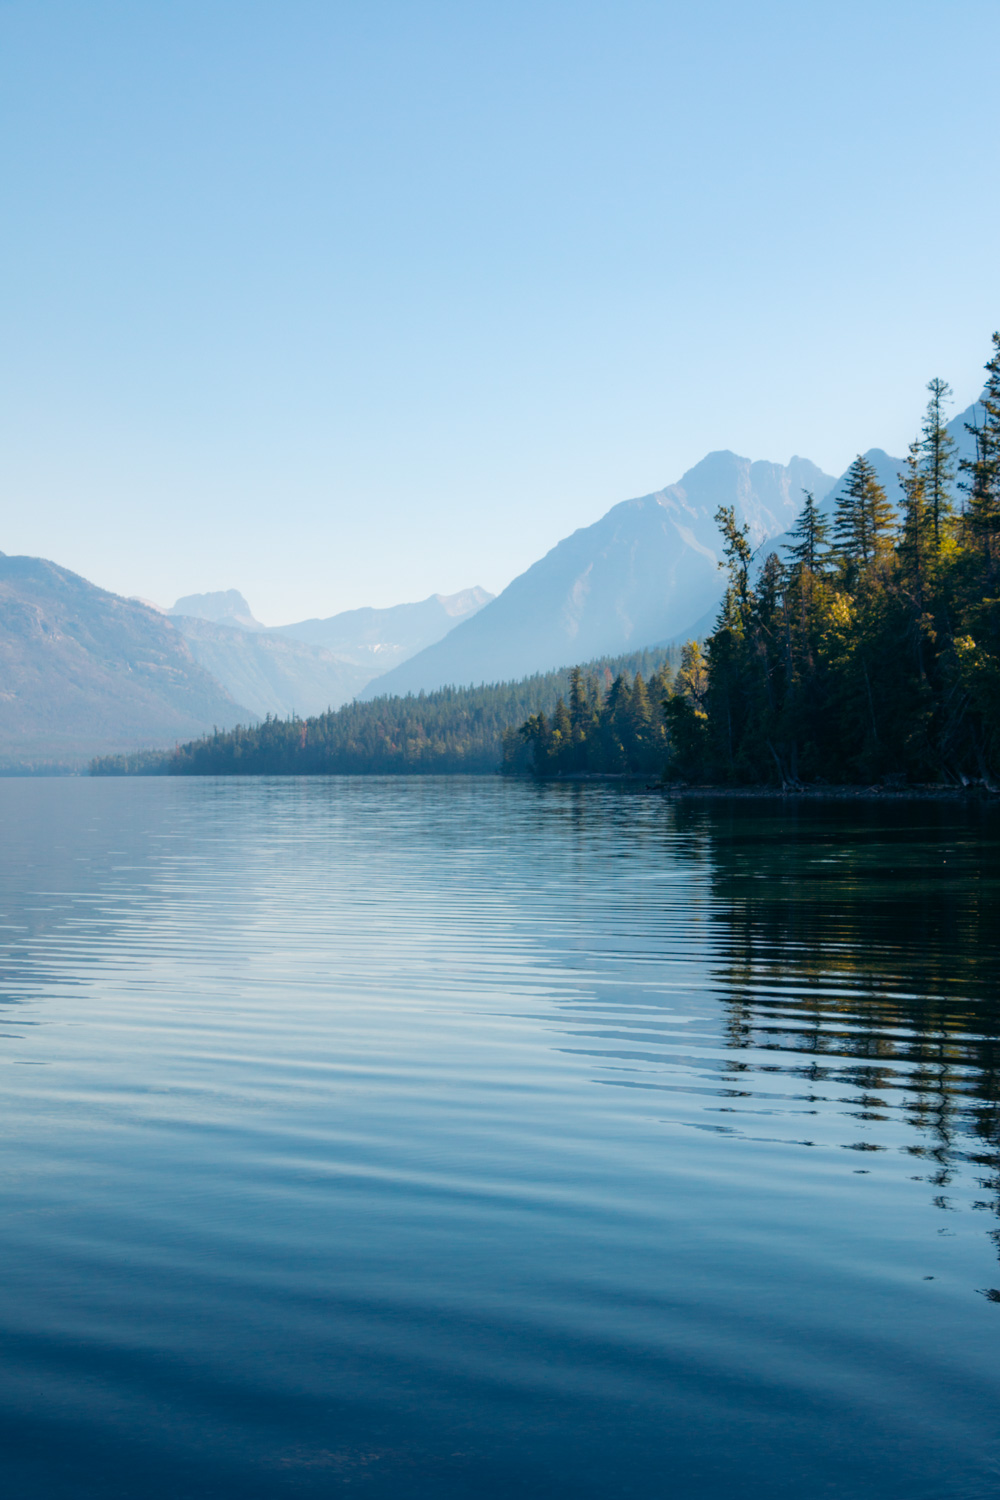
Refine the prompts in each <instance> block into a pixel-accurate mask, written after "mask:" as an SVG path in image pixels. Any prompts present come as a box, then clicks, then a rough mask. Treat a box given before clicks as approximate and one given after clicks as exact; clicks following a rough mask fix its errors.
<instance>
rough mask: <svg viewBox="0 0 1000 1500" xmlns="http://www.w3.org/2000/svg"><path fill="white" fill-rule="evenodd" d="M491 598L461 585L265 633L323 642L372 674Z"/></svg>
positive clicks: (419, 648) (439, 634) (419, 647)
mask: <svg viewBox="0 0 1000 1500" xmlns="http://www.w3.org/2000/svg"><path fill="white" fill-rule="evenodd" d="M493 597H494V596H493V595H492V594H488V593H487V592H486V590H485V589H481V588H472V589H463V590H462V591H461V593H458V594H431V596H430V598H428V599H421V600H420V601H419V603H417V604H396V605H393V606H392V607H391V608H389V609H346V610H344V611H342V613H340V614H338V615H331V616H330V617H329V618H328V619H326V620H300V621H299V623H298V624H296V625H278V626H275V627H273V629H272V630H271V631H270V632H269V634H271V635H283V636H290V637H291V638H292V639H293V640H296V641H306V642H308V643H309V644H310V645H313V646H325V647H326V649H327V650H328V651H334V652H336V654H337V655H338V656H341V657H344V658H345V659H346V660H347V661H350V662H353V663H354V664H355V665H356V666H359V667H366V668H367V669H368V676H369V677H374V676H375V674H376V673H382V672H387V671H388V670H389V668H390V667H395V666H396V665H398V663H400V662H403V661H406V660H407V658H408V657H411V656H413V655H414V654H415V653H416V652H418V651H422V650H424V648H425V647H427V646H431V645H433V644H434V643H435V642H436V641H439V640H441V639H442V637H444V636H445V635H447V634H448V632H449V631H451V630H454V628H455V626H456V625H459V624H460V623H461V622H462V621H463V620H469V619H471V618H472V616H473V615H475V614H478V612H479V610H481V609H482V608H483V607H484V606H485V605H487V604H489V603H490V601H491V600H492V599H493Z"/></svg>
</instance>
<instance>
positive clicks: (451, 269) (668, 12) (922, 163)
mask: <svg viewBox="0 0 1000 1500" xmlns="http://www.w3.org/2000/svg"><path fill="white" fill-rule="evenodd" d="M998 58H1000V4H998V3H997V0H966V3H964V4H963V5H962V6H955V5H941V4H924V3H920V0H900V3H880V0H866V3H864V4H853V3H849V0H848V3H844V0H838V3H836V4H832V3H831V4H808V3H805V0H794V3H789V4H772V3H767V0H763V3H758V4H751V3H741V4H712V3H704V0H702V3H699V4H691V3H687V4H684V5H675V4H671V3H658V4H653V3H637V0H613V3H612V0H604V3H599V4H596V3H587V0H572V3H566V4H563V3H552V0H526V3H520V0H494V3H481V0H462V3H438V0H407V3H395V0H349V3H348V0H344V3H338V0H268V3H257V0H158V3H154V0H141V3H137V0H120V3H106V0H85V3H81V0H13V3H11V0H0V204H2V216H3V217H2V233H0V316H2V329H0V380H2V386H3V388H2V395H0V429H2V431H0V550H2V551H5V552H9V553H14V552H29V553H36V554H37V553H40V554H42V555H45V556H49V557H52V558H54V559H55V560H56V561H57V562H60V563H63V564H65V565H66V566H68V567H71V568H74V569H76V570H77V571H79V572H82V573H83V574H85V575H86V576H87V577H88V578H90V579H92V580H93V581H94V582H96V583H99V584H101V585H103V586H104V587H107V588H111V589H114V590H116V591H118V592H121V593H126V594H132V593H135V594H140V595H144V596H146V597H149V598H152V599H155V600H159V601H161V602H165V603H172V601H173V599H174V598H175V597H176V596H177V595H179V594H186V593H191V592H193V591H196V590H199V591H200V590H205V589H214V588H228V587H238V588H241V589H242V590H243V591H244V592H245V593H246V595H247V597H248V598H249V600H250V602H251V604H252V606H253V607H254V609H255V611H256V613H257V614H258V615H259V616H260V617H261V618H263V619H264V620H266V621H267V622H268V623H279V622H281V621H287V620H292V619H297V618H301V617H303V616H306V615H313V614H331V613H333V612H334V611H336V610H338V609H343V608H348V607H352V606H354V605H359V604H391V603H396V602H398V601H401V600H404V599H415V598H421V597H423V596H425V595H426V594H428V593H431V592H433V591H437V590H442V591H446V592H450V591H452V590H455V589H458V588H462V587H464V586H466V585H470V584H473V583H481V584H483V585H484V586H485V587H488V588H491V589H494V590H496V589H499V588H501V587H502V586H503V585H504V584H506V583H507V582H508V581H509V580H510V578H511V577H513V576H514V575H515V574H516V573H518V572H520V571H522V570H523V569H524V568H525V567H526V566H527V565H528V564H530V563H531V562H533V561H534V560H535V558H537V557H538V556H539V555H541V553H542V552H544V551H545V550H547V549H548V548H549V547H550V546H552V545H553V544H554V543H555V542H556V541H557V540H558V539H559V538H560V537H562V536H564V535H565V534H566V533H567V532H569V531H571V530H573V529H574V528H575V527H576V526H580V525H586V524H588V523H589V522H591V521H593V520H595V519H596V518H597V517H598V516H600V515H601V514H603V512H604V511H605V510H607V509H608V507H609V506H610V505H612V504H614V503H615V502H616V501H618V500H621V499H625V498H626V497H628V496H631V495H638V494H644V493H648V492H649V491H650V490H652V489H655V488H658V487H659V486H661V485H663V484H665V483H669V482H671V481H672V480H674V479H676V478H678V477H679V476H680V474H681V473H682V471H683V470H684V469H685V468H687V467H689V466H690V465H691V464H692V463H694V462H696V461H697V460H698V459H699V458H701V457H702V456H703V455H704V454H705V453H706V452H708V451H709V450H711V449H713V448H733V449H735V450H736V451H737V452H740V453H744V454H748V455H750V456H751V457H754V458H772V459H778V460H781V461H787V460H788V458H789V457H790V455H791V454H792V453H793V452H795V453H801V454H805V455H807V456H809V457H811V458H813V459H814V460H815V461H816V462H818V463H821V464H822V465H823V466H824V467H825V468H827V469H828V470H830V471H833V472H839V471H840V470H841V469H842V468H843V467H845V465H846V463H847V462H848V461H849V460H850V458H851V457H852V455H853V454H854V453H855V452H856V451H857V450H858V449H862V448H866V447H869V446H872V445H878V446H882V447H888V448H889V449H890V450H894V451H896V452H901V451H903V450H904V449H905V444H906V442H907V441H908V440H909V438H910V436H911V434H912V432H913V429H914V425H915V423H916V421H917V420H918V417H919V413H920V411H921V409H922V405H923V401H924V392H923V387H924V384H925V382H926V381H927V380H928V379H929V378H930V377H931V376H932V375H937V374H941V375H944V376H945V377H946V378H948V379H949V380H951V382H952V384H953V385H954V386H955V389H956V395H957V397H958V400H959V403H960V404H962V405H964V404H966V403H968V402H969V401H970V400H972V398H973V397H974V396H975V395H976V394H977V393H978V391H979V389H980V386H981V384H982V370H981V367H982V363H983V361H984V359H985V358H986V357H987V354H988V342H989V335H990V333H991V332H992V330H993V328H994V327H995V326H997V324H998V323H1000V274H998V271H1000V267H998V247H1000V168H998V162H1000V153H998V150H997V137H996V65H997V59H998Z"/></svg>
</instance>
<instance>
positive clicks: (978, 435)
mask: <svg viewBox="0 0 1000 1500" xmlns="http://www.w3.org/2000/svg"><path fill="white" fill-rule="evenodd" d="M979 399H980V403H981V405H982V408H983V418H982V421H981V422H979V423H977V422H971V423H966V428H967V430H968V431H969V432H970V433H971V434H972V436H973V438H974V439H975V444H976V451H975V457H974V458H971V459H963V460H962V463H961V468H962V471H963V475H964V480H963V488H964V489H965V491H966V493H967V495H968V502H967V506H966V512H965V523H966V529H967V530H968V532H969V534H970V537H971V539H972V540H973V542H974V543H975V544H977V545H978V546H979V547H981V548H983V549H984V550H985V551H986V552H987V554H988V555H989V560H990V569H991V573H994V574H995V572H996V569H997V564H998V561H1000V559H998V557H997V555H996V554H997V551H998V547H1000V333H995V334H994V335H993V355H992V357H991V358H990V359H989V360H988V361H987V364H986V388H985V390H984V391H983V394H982V396H981V397H980V398H979Z"/></svg>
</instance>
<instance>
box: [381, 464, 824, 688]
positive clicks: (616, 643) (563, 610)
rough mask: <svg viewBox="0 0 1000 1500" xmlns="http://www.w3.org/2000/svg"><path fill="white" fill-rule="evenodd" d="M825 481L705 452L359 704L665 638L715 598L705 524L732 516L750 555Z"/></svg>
mask: <svg viewBox="0 0 1000 1500" xmlns="http://www.w3.org/2000/svg"><path fill="white" fill-rule="evenodd" d="M833 483H834V481H833V480H832V479H831V477H830V476H829V475H827V474H824V473H823V472H822V470H821V469H818V468H817V467H816V465H815V464H813V463H810V461H809V460H808V459H804V458H793V459H792V460H791V462H790V463H788V464H775V463H766V462H759V463H752V462H751V461H750V460H749V459H747V458H740V457H739V456H738V455H737V454H735V453H729V452H720V453H710V454H709V455H708V457H707V458H704V459H702V461H701V463H699V464H696V465H695V466H694V468H693V469H690V470H688V472H687V473H686V474H685V475H684V476H683V478H682V479H681V480H679V482H678V483H677V484H672V485H668V486H667V487H666V488H665V489H662V490H657V491H656V492H655V493H654V494H652V495H645V496H643V497H642V498H641V499H638V500H625V501H623V502H622V503H621V504H620V505H616V506H614V507H613V508H612V509H611V510H610V511H608V513H607V515H605V516H603V517H602V518H601V520H599V521H596V522H595V523H594V524H593V525H592V526H586V527H583V528H582V529H581V530H579V531H575V532H574V533H573V534H572V536H569V537H567V538H566V539H565V540H564V541H561V542H560V543H559V544H558V546H556V547H554V548H553V549H552V551H551V552H549V553H547V554H546V556H545V557H543V558H541V559H540V561H538V562H537V563H535V564H534V565H533V566H532V567H530V568H529V569H528V570H527V572H526V573H522V574H521V576H520V577H519V578H515V579H514V581H513V583H511V584H510V585H508V587H507V588H506V589H504V591H503V593H502V594H500V595H499V596H498V598H496V599H495V600H494V601H493V602H492V603H491V604H488V605H486V607H485V608H483V609H482V610H480V611H479V612H478V613H477V614H476V615H475V617H474V618H472V619H470V620H466V621H463V622H462V623H461V624H460V625H458V626H457V627H456V628H455V629H454V630H452V631H451V632H450V633H449V634H448V635H447V636H445V638H444V639H443V640H441V641H439V642H437V643H436V644H435V645H432V646H430V647H429V648H427V649H425V650H423V651H421V652H420V653H419V654H418V655H416V656H414V657H412V658H411V659H410V660H409V661H408V662H405V663H403V665H401V666H399V667H396V668H395V669H394V670H393V671H391V672H388V673H386V675H385V676H384V677H379V678H377V679H376V680H375V681H374V682H371V683H369V684H368V687H367V688H366V689H365V690H364V692H363V693H362V695H361V696H362V697H363V698H372V697H377V696H381V695H382V694H383V693H406V692H418V691H420V690H421V689H423V690H430V689H432V688H437V687H442V686H445V685H447V684H449V683H455V684H463V683H471V682H483V681H485V682H499V681H503V680H509V679H514V678H519V677H524V676H527V675H529V674H530V673H532V672H540V671H548V670H550V669H552V668H554V667H558V666H560V665H562V664H563V663H565V662H567V661H584V660H586V659H588V658H590V657H597V656H605V655H614V654H618V653H621V652H624V651H627V650H630V649H634V648H636V647H641V646H648V645H652V644H654V643H657V642H662V641H669V640H671V639H674V638H675V637H677V636H678V635H681V634H683V633H684V632H686V631H688V630H689V629H690V628H691V627H692V625H693V624H694V622H695V621H697V620H699V619H701V618H702V617H703V616H704V615H705V613H706V611H709V610H711V609H712V607H713V606H714V604H715V603H716V601H717V600H718V599H719V597H720V595H721V592H722V588H723V580H722V576H721V574H720V571H719V560H720V558H721V555H722V554H721V548H720V543H719V534H718V530H717V528H716V525H715V521H714V519H713V517H714V515H715V512H716V510H717V509H718V507H719V506H720V505H732V506H734V507H735V508H736V512H737V515H738V517H739V518H740V519H741V520H743V521H745V522H746V523H747V524H748V526H749V527H750V534H751V537H752V539H753V541H754V544H755V545H757V544H759V543H761V542H763V541H765V540H766V539H767V538H768V537H770V536H774V535H776V534H777V533H779V532H782V531H785V530H786V529H787V527H788V526H789V524H790V523H791V521H792V520H793V518H794V517H795V516H796V515H797V514H798V512H799V510H800V508H801V504H802V490H803V488H809V489H812V490H813V491H815V493H816V494H817V495H820V496H822V495H825V494H826V492H827V490H828V489H829V487H830V486H831V485H832V484H833Z"/></svg>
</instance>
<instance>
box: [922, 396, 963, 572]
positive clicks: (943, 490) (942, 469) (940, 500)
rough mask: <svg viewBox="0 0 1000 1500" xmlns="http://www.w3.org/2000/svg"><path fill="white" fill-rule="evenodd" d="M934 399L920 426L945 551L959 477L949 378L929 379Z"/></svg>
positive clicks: (930, 500)
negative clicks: (948, 416)
mask: <svg viewBox="0 0 1000 1500" xmlns="http://www.w3.org/2000/svg"><path fill="white" fill-rule="evenodd" d="M927 389H928V390H929V391H930V393H931V399H930V400H929V401H928V403H927V411H926V412H925V413H924V420H923V425H922V427H921V429H920V443H919V449H920V453H921V455H922V463H921V473H922V476H923V480H924V487H925V491H926V497H927V505H928V507H929V510H930V514H931V520H932V522H933V527H934V545H935V547H936V548H937V549H938V551H940V550H941V542H942V540H943V538H944V532H945V527H946V525H947V522H948V518H949V516H950V515H951V512H952V509H953V506H952V499H951V486H952V482H953V481H954V478H955V447H956V444H955V440H954V438H953V437H952V436H951V434H950V433H949V431H948V428H947V427H946V425H945V414H944V408H945V403H946V402H947V401H948V400H949V399H950V398H951V394H952V390H951V386H950V385H949V384H948V382H947V380H940V379H934V380H929V381H928V382H927Z"/></svg>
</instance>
